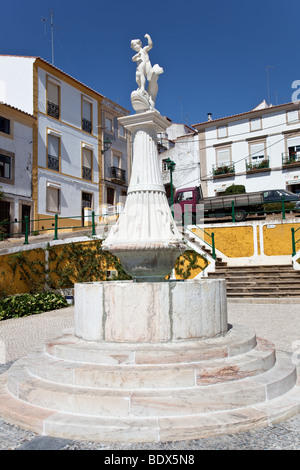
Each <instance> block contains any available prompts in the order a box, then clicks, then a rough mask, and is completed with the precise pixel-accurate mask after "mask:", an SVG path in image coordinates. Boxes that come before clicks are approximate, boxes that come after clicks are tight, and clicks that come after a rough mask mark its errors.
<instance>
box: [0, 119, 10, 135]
mask: <svg viewBox="0 0 300 470" xmlns="http://www.w3.org/2000/svg"><path fill="white" fill-rule="evenodd" d="M0 132H4V133H5V134H10V120H9V119H6V118H4V117H2V116H0Z"/></svg>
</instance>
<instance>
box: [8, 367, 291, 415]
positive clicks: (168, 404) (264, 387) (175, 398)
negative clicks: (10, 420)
mask: <svg viewBox="0 0 300 470" xmlns="http://www.w3.org/2000/svg"><path fill="white" fill-rule="evenodd" d="M295 383H296V371H295V367H294V366H293V365H291V364H290V365H287V363H286V361H284V360H283V359H277V361H276V363H275V365H274V366H273V367H272V368H271V369H269V370H268V371H266V372H262V373H260V374H258V375H255V376H251V377H247V378H243V379H240V380H234V381H229V382H221V383H217V384H212V385H205V386H201V385H199V386H190V387H182V386H179V387H176V383H174V384H173V386H171V383H169V387H168V388H163V389H159V388H154V387H152V388H142V389H120V388H100V387H99V388H97V387H89V386H87V385H85V386H83V385H77V384H74V385H71V384H59V383H57V382H51V381H49V380H45V379H41V378H40V377H36V376H33V375H32V374H31V373H30V372H29V371H28V369H27V367H26V360H25V361H22V360H21V361H20V362H19V364H18V365H17V366H12V370H11V372H10V374H9V377H8V382H7V387H8V390H9V392H10V393H11V394H12V395H13V396H14V397H15V398H17V399H18V400H21V401H23V402H26V403H28V404H30V405H34V406H37V407H40V408H44V409H47V410H52V411H56V412H65V413H74V414H83V415H90V416H101V417H105V416H108V417H114V416H117V417H119V418H120V417H130V416H137V417H158V416H178V415H191V414H195V413H207V412H217V411H225V410H229V409H235V408H240V407H245V406H250V405H255V404H257V403H261V402H265V401H266V400H267V399H273V398H276V397H277V396H280V395H282V394H283V393H286V392H287V391H288V390H290V389H291V388H293V386H294V385H295ZM154 390H155V393H154Z"/></svg>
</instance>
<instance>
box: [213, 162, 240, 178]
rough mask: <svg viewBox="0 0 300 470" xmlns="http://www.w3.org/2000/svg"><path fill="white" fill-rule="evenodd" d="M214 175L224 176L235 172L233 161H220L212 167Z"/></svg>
mask: <svg viewBox="0 0 300 470" xmlns="http://www.w3.org/2000/svg"><path fill="white" fill-rule="evenodd" d="M212 169H213V175H214V176H224V175H229V174H234V173H235V167H234V163H222V164H221V165H217V166H214V165H213V167H212Z"/></svg>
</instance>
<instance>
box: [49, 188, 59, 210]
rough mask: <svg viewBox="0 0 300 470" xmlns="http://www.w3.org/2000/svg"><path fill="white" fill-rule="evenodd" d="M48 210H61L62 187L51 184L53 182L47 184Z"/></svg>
mask: <svg viewBox="0 0 300 470" xmlns="http://www.w3.org/2000/svg"><path fill="white" fill-rule="evenodd" d="M47 211H48V212H55V213H58V212H60V188H58V187H55V185H53V186H51V183H50V184H49V183H48V186H47Z"/></svg>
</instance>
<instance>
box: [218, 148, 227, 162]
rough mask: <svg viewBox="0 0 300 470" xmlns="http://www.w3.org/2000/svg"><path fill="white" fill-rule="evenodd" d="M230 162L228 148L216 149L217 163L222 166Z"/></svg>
mask: <svg viewBox="0 0 300 470" xmlns="http://www.w3.org/2000/svg"><path fill="white" fill-rule="evenodd" d="M228 163H230V149H229V148H225V149H218V150H217V165H218V166H223V165H226V164H228Z"/></svg>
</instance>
